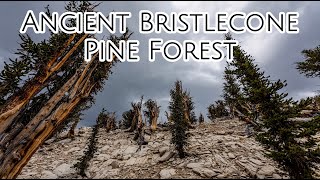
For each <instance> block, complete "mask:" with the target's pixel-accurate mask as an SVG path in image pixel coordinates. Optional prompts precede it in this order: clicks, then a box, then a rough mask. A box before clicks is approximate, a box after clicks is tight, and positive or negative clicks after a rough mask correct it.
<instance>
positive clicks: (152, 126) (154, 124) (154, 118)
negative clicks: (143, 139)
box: [151, 116, 158, 131]
mask: <svg viewBox="0 0 320 180" xmlns="http://www.w3.org/2000/svg"><path fill="white" fill-rule="evenodd" d="M157 120H158V117H157V116H155V117H153V118H152V120H151V130H152V131H156V130H157Z"/></svg>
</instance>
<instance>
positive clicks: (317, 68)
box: [296, 46, 320, 77]
mask: <svg viewBox="0 0 320 180" xmlns="http://www.w3.org/2000/svg"><path fill="white" fill-rule="evenodd" d="M302 54H303V56H304V58H305V60H304V61H303V62H297V63H296V64H297V67H296V68H297V69H298V70H299V72H300V73H301V74H304V75H305V76H306V77H320V46H317V47H316V48H314V49H305V50H303V51H302Z"/></svg>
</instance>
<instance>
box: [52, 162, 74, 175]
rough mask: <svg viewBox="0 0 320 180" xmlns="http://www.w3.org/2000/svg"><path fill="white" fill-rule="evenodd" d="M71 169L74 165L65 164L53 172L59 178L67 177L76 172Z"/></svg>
mask: <svg viewBox="0 0 320 180" xmlns="http://www.w3.org/2000/svg"><path fill="white" fill-rule="evenodd" d="M71 167H72V165H70V164H66V163H63V164H61V165H59V166H58V167H56V168H55V169H54V170H53V173H54V174H56V175H57V176H65V175H68V174H72V173H73V172H74V169H72V168H71Z"/></svg>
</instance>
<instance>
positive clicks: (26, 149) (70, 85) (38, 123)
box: [0, 61, 98, 178]
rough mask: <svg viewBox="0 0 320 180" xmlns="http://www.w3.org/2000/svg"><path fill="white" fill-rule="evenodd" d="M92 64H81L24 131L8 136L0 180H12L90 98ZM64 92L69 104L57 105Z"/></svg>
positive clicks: (2, 159)
mask: <svg viewBox="0 0 320 180" xmlns="http://www.w3.org/2000/svg"><path fill="white" fill-rule="evenodd" d="M92 62H94V61H90V63H83V65H82V66H81V67H80V68H79V69H78V70H77V72H76V73H75V74H74V75H73V77H71V78H70V79H69V80H68V81H67V82H66V83H65V84H64V85H63V86H62V87H61V88H60V89H59V90H58V91H57V92H56V93H55V94H54V95H53V96H52V97H51V98H50V100H49V101H48V102H47V103H46V104H45V105H44V106H43V108H42V109H41V110H40V111H39V112H38V114H37V115H36V116H35V117H34V118H33V119H32V120H31V121H30V122H29V123H28V124H27V125H26V126H25V127H24V129H23V130H22V131H20V132H19V133H18V135H16V136H14V137H12V136H11V137H12V139H11V142H10V144H9V145H8V147H6V146H4V147H5V148H4V149H3V150H4V153H3V155H1V156H0V178H16V177H17V176H18V174H19V173H20V171H21V169H22V167H24V165H25V164H26V163H27V162H28V161H29V159H30V158H31V156H32V155H33V154H34V153H35V152H36V150H37V149H38V148H39V147H40V145H41V144H42V143H43V142H44V141H45V140H46V139H47V137H48V136H50V134H51V133H52V132H53V131H54V130H55V129H56V128H57V126H59V125H60V124H61V123H62V122H63V121H64V120H65V119H66V117H67V116H68V114H69V113H70V112H71V111H72V110H73V109H74V108H75V107H76V106H77V104H78V103H79V102H80V101H81V100H82V99H84V98H86V97H88V96H89V95H90V92H91V90H92V88H93V87H94V85H95V82H91V81H90V77H91V74H92V72H93V71H94V70H95V68H96V67H97V64H98V62H96V63H95V64H93V65H92ZM89 67H91V68H89ZM84 77H86V78H84ZM68 91H69V92H71V93H70V94H71V95H72V96H71V95H70V96H69V101H66V102H63V103H61V104H58V102H60V101H61V99H62V97H63V95H64V93H65V92H68ZM74 92H77V93H74ZM10 134H11V132H9V133H7V134H5V135H8V136H10ZM8 136H7V137H8ZM8 142H9V141H8Z"/></svg>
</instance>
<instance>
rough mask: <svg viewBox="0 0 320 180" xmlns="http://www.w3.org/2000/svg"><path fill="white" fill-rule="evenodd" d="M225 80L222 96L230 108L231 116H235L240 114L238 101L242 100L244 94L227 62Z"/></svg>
mask: <svg viewBox="0 0 320 180" xmlns="http://www.w3.org/2000/svg"><path fill="white" fill-rule="evenodd" d="M224 80H225V82H223V95H222V97H223V99H224V102H225V104H226V106H227V107H228V108H229V112H228V113H229V115H230V117H231V118H235V117H236V116H237V115H238V113H237V110H236V109H237V108H236V107H239V105H238V103H237V102H240V101H241V97H242V95H241V91H240V90H241V88H240V85H239V83H238V82H237V79H236V78H235V76H234V75H233V74H232V71H231V69H230V64H229V63H227V66H226V67H225V69H224Z"/></svg>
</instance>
